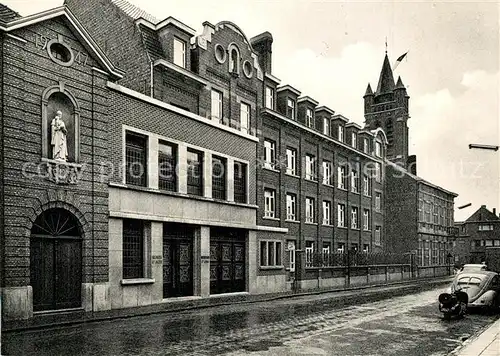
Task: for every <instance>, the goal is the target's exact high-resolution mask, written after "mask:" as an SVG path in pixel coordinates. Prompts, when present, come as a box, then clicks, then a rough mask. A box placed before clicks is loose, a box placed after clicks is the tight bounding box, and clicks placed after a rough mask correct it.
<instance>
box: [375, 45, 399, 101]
mask: <svg viewBox="0 0 500 356" xmlns="http://www.w3.org/2000/svg"><path fill="white" fill-rule="evenodd" d="M395 86H396V84H394V74H393V73H392V69H391V64H390V63H389V57H387V54H386V55H385V58H384V64H383V65H382V71H381V72H380V78H379V80H378V86H377V92H376V95H380V94H386V93H392V92H393V90H394V87H395Z"/></svg>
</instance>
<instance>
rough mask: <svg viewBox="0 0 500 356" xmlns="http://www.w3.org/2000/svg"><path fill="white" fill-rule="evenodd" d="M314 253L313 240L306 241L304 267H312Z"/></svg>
mask: <svg viewBox="0 0 500 356" xmlns="http://www.w3.org/2000/svg"><path fill="white" fill-rule="evenodd" d="M313 255H314V242H312V241H306V267H312V265H313Z"/></svg>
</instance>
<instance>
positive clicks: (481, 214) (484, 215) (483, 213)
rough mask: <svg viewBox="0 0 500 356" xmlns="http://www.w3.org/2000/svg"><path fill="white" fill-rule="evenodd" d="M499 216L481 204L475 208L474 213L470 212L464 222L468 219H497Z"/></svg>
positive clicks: (468, 220)
mask: <svg viewBox="0 0 500 356" xmlns="http://www.w3.org/2000/svg"><path fill="white" fill-rule="evenodd" d="M499 220H500V218H499V217H498V216H496V215H495V214H493V213H492V212H491V211H489V210H488V209H486V206H485V205H483V206H481V207H480V208H479V209H477V210H476V212H475V213H474V214H472V215H471V216H470V217H469V218H468V219H467V220H465V221H466V222H470V221H499Z"/></svg>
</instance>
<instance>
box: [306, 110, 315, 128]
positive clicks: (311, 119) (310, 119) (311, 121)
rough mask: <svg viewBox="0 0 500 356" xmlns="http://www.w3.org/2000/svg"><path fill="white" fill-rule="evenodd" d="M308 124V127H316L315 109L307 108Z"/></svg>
mask: <svg viewBox="0 0 500 356" xmlns="http://www.w3.org/2000/svg"><path fill="white" fill-rule="evenodd" d="M306 125H307V127H314V116H313V111H312V110H311V109H309V108H307V109H306Z"/></svg>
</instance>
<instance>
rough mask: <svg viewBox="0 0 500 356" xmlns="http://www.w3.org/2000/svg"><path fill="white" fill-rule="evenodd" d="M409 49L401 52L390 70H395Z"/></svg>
mask: <svg viewBox="0 0 500 356" xmlns="http://www.w3.org/2000/svg"><path fill="white" fill-rule="evenodd" d="M408 52H409V51H406V53H405V54H402V55H401V56H399V57H398V59H396V63H394V65H393V66H392V67H393V68H392V70H393V71H394V70H396V68H397V67H398V66H399V63H401V62H402V61H403V59H404V58H405V57H406V55H407V54H408Z"/></svg>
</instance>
